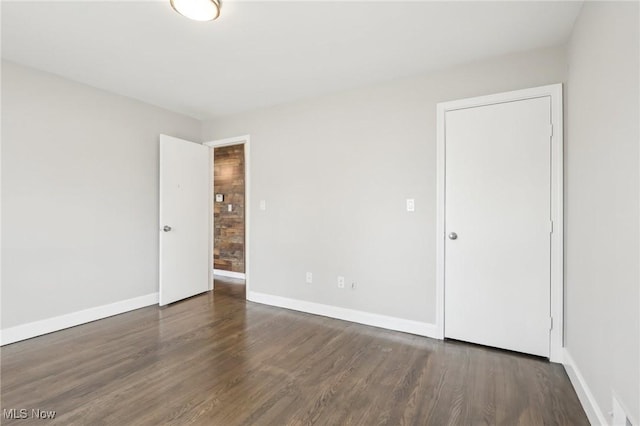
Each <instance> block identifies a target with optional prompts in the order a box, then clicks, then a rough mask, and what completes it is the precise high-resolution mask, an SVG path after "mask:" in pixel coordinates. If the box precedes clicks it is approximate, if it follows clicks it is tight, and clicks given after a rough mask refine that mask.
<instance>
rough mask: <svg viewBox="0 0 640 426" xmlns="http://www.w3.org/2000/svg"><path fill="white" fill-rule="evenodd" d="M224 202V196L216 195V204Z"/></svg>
mask: <svg viewBox="0 0 640 426" xmlns="http://www.w3.org/2000/svg"><path fill="white" fill-rule="evenodd" d="M223 201H224V194H216V203H221V202H223Z"/></svg>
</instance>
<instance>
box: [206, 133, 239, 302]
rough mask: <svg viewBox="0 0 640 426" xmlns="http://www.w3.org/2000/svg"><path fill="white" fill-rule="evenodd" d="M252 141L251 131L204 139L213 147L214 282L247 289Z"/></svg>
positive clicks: (212, 231) (212, 240)
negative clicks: (224, 137) (243, 134)
mask: <svg viewBox="0 0 640 426" xmlns="http://www.w3.org/2000/svg"><path fill="white" fill-rule="evenodd" d="M249 144H250V142H249V136H248V135H246V136H239V137H234V138H227V139H222V140H216V141H211V142H205V143H204V145H206V146H208V147H210V148H211V165H212V166H211V167H212V174H211V175H212V181H211V191H212V203H213V206H212V209H211V211H212V214H211V227H210V228H211V244H212V246H211V259H210V262H211V267H212V275H213V278H214V279H213V286H214V287H215V286H216V285H218V284H219V285H220V286H221V287H222V286H224V287H227V286H229V285H237V284H244V285H245V290H246V292H248V288H249V286H248V284H249V279H248V275H249V274H248V271H249V250H248V249H249V241H250V239H249V236H250V234H249V216H250V209H249V206H250V198H249V164H250V163H249V154H250V151H249V150H250V145H249ZM245 294H246V293H245ZM245 297H246V295H245Z"/></svg>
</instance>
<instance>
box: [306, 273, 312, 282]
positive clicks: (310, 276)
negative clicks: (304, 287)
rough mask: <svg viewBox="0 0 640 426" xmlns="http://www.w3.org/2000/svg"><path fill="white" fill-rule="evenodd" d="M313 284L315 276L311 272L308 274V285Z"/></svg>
mask: <svg viewBox="0 0 640 426" xmlns="http://www.w3.org/2000/svg"><path fill="white" fill-rule="evenodd" d="M312 282H313V274H312V273H311V272H307V283H308V284H311V283H312Z"/></svg>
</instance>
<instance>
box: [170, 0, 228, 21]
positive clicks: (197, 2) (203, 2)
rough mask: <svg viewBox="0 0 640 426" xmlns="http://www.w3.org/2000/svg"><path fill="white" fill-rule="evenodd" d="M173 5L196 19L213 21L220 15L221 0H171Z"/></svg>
mask: <svg viewBox="0 0 640 426" xmlns="http://www.w3.org/2000/svg"><path fill="white" fill-rule="evenodd" d="M171 7H173V10H175V11H176V12H178V13H179V14H180V15H182V16H186V17H187V18H189V19H193V20H194V21H213V20H214V19H216V18H217V17H218V16H220V0H171Z"/></svg>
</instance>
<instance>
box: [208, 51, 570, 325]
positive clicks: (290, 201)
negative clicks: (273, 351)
mask: <svg viewBox="0 0 640 426" xmlns="http://www.w3.org/2000/svg"><path fill="white" fill-rule="evenodd" d="M565 74H566V62H565V52H564V49H563V48H554V49H547V50H540V51H533V52H527V53H522V54H514V55H510V56H505V57H500V58H495V59H491V60H487V61H483V62H479V63H474V64H470V65H465V66H460V67H456V68H452V69H447V70H442V71H440V72H436V73H431V74H428V75H424V76H420V77H415V78H410V79H403V80H398V81H393V82H389V83H386V84H379V85H375V86H369V87H365V88H361V89H358V90H352V91H348V92H343V93H339V94H335V95H332V96H325V97H322V98H316V99H313V100H303V101H300V102H296V103H292V104H288V105H284V106H278V107H272V108H268V109H263V110H258V111H254V112H251V113H245V114H240V115H235V116H230V117H227V118H223V119H219V120H214V121H211V122H207V123H205V126H204V129H203V131H204V133H203V139H204V140H213V139H219V138H225V137H231V136H237V135H242V134H250V135H251V158H252V160H251V161H252V162H251V179H252V182H251V197H252V198H251V210H252V211H251V230H252V241H251V247H250V256H251V265H250V271H249V272H250V279H251V289H252V291H256V292H261V293H267V294H270V295H276V296H282V297H287V298H292V299H299V300H305V301H310V302H315V303H321V304H327V305H333V306H339V307H343V308H349V309H355V310H360V311H365V312H369V313H374V314H382V315H387V316H392V317H397V318H401V319H407V320H413V321H419V322H423V323H435V256H436V253H435V252H436V244H435V242H436V239H435V229H436V222H435V216H436V205H435V202H436V194H435V191H436V157H435V155H436V103H437V102H440V101H447V100H453V99H458V98H465V97H470V96H478V95H485V94H491V93H496V92H501V91H508V90H514V89H523V88H527V87H533V86H539V85H545V84H551V83H558V82H563V81H564V79H565ZM310 84H313V82H310ZM406 198H415V200H416V212H415V213H408V212H406V210H405V199H406ZM261 199H264V200H266V203H267V210H266V211H259V210H258V205H259V200H261ZM306 271H311V272H313V274H314V283H313V284H311V285H309V284H306V283H305V272H306ZM338 275H343V276H345V277H346V279H347V287H349V285H350V283H351V282H352V281H355V282H356V288H357V289H356V290H355V291H352V290H350V289H348V288H347V289H344V290H341V289H338V287H337V283H336V277H337V276H338Z"/></svg>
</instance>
